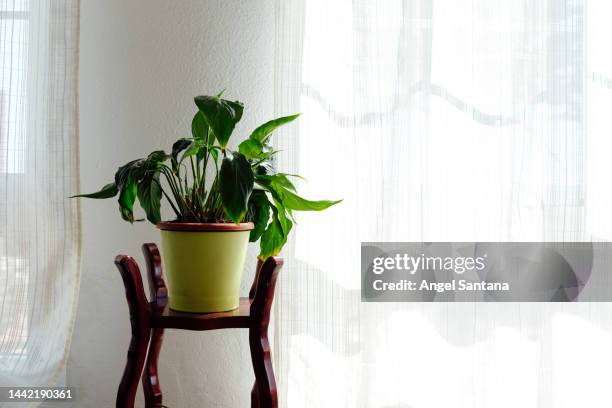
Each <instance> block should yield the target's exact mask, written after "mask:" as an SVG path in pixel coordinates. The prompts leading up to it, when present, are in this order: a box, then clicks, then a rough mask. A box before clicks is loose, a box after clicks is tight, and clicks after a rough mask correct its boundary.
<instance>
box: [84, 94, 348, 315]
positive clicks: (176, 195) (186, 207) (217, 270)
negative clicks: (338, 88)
mask: <svg viewBox="0 0 612 408" xmlns="http://www.w3.org/2000/svg"><path fill="white" fill-rule="evenodd" d="M195 104H196V106H197V108H198V111H197V113H196V114H195V116H194V117H193V121H192V123H191V137H187V138H181V139H178V140H177V141H176V142H174V144H173V145H172V150H171V152H170V153H169V154H168V153H166V152H165V151H163V150H156V151H154V152H152V153H150V154H149V155H148V156H147V157H146V158H142V159H137V160H132V161H130V162H128V163H126V164H125V165H123V166H121V167H119V169H118V170H117V172H116V173H115V178H114V181H113V182H111V183H109V184H106V185H105V186H104V187H102V188H101V189H100V190H99V191H97V192H95V193H91V194H79V195H76V196H74V197H87V198H97V199H105V198H111V197H115V196H118V202H119V210H120V214H121V217H122V218H123V219H124V220H126V221H128V222H134V221H142V220H141V219H135V217H134V203H135V202H136V200H138V202H139V203H140V206H141V207H142V209H143V210H144V212H145V214H146V218H147V220H148V221H149V222H151V223H152V224H155V225H157V226H158V228H160V229H161V230H162V243H163V249H164V258H165V264H166V270H167V273H168V279H169V285H170V306H171V307H173V308H176V309H178V310H187V311H216V310H223V309H225V310H228V308H229V309H231V308H234V307H235V306H237V302H238V296H237V292H238V289H239V286H240V276H241V271H242V268H243V265H244V257H245V253H246V244H247V241H250V242H255V241H257V240H259V242H260V253H259V259H260V260H265V259H266V258H268V257H270V256H274V255H276V254H278V253H279V252H280V250H281V248H282V247H283V246H284V245H285V243H286V242H287V237H288V236H289V232H290V231H291V228H292V227H293V225H294V223H295V219H294V217H293V211H321V210H324V209H326V208H328V207H330V206H332V205H334V204H337V203H338V202H339V201H328V200H323V201H311V200H307V199H305V198H303V197H301V196H299V195H298V194H297V191H296V187H295V185H294V184H293V182H292V179H293V178H295V177H299V176H297V175H292V174H286V173H281V172H277V171H276V170H275V168H274V166H273V163H272V158H273V157H274V155H275V154H277V153H278V152H277V151H275V150H274V149H273V147H272V146H271V144H270V136H271V134H272V132H273V131H274V130H275V129H277V128H278V127H279V126H282V125H285V124H288V123H290V122H292V121H294V120H295V119H296V118H297V117H298V116H299V114H296V115H290V116H284V117H280V118H277V119H274V120H271V121H269V122H266V123H264V124H263V125H261V126H259V127H257V128H256V129H255V130H253V132H251V134H250V135H249V137H248V138H246V139H245V140H243V141H242V142H241V143H240V144H239V145H238V149H237V150H235V151H234V150H230V149H229V148H228V143H229V140H230V137H231V135H232V133H233V131H234V128H235V127H236V124H237V123H238V122H239V121H240V119H241V118H242V113H243V109H244V106H243V104H242V103H240V102H237V101H234V102H233V101H229V100H226V99H222V98H221V94H219V95H217V96H197V97H196V98H195ZM210 172H213V174H212V175H211V174H210ZM211 176H212V177H211ZM209 181H210V182H209ZM162 199H165V201H166V202H167V203H168V204H169V206H170V207H171V208H172V211H173V212H174V214H175V216H176V218H175V219H174V220H172V221H170V222H161V203H162ZM236 274H237V275H238V276H237V278H236V276H235V275H236ZM230 275H231V276H232V279H231V282H226V281H224V279H226V278H228V276H230ZM201 287H205V288H204V292H206V291H207V292H206V293H202V292H199V293H192V292H194V291H195V290H197V289H202V288H201ZM228 287H231V290H230V291H229V292H231V293H230V294H228V293H229V292H228V293H221V292H224V291H226V289H227V288H228ZM173 289H174V290H173ZM173 291H174V292H175V293H174V294H173V293H172V292H173ZM226 292H227V291H226ZM186 297H187V298H186ZM173 298H174V303H173ZM194 299H195V301H194Z"/></svg>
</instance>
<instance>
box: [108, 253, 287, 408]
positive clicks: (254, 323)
mask: <svg viewBox="0 0 612 408" xmlns="http://www.w3.org/2000/svg"><path fill="white" fill-rule="evenodd" d="M142 251H143V253H144V256H145V259H146V262H147V269H148V274H147V275H148V277H149V288H150V293H151V296H150V297H151V301H150V302H148V301H147V298H146V296H145V293H144V287H143V284H142V277H141V275H140V269H139V268H138V264H137V263H136V261H135V260H134V259H133V258H132V257H130V256H127V255H118V256H117V257H116V258H115V265H116V266H117V268H118V269H119V272H121V277H122V278H123V283H124V284H125V294H126V297H127V301H128V306H129V309H130V320H131V323H132V340H131V342H130V347H129V349H128V353H127V363H126V365H125V370H124V371H123V376H122V378H121V383H120V384H119V390H118V391H117V408H133V407H134V400H135V398H136V391H137V389H138V379H139V377H140V376H141V373H142V388H143V390H144V395H145V407H146V408H158V407H161V406H162V392H161V387H160V384H159V376H158V373H157V359H158V357H159V352H160V349H161V345H162V339H163V337H164V329H183V330H216V329H226V328H245V329H249V345H250V348H251V361H252V363H253V370H254V371H255V385H254V386H253V389H252V391H251V407H252V408H253V407H254V408H276V407H277V406H278V401H277V396H276V383H275V381H274V372H273V371H272V359H271V354H270V345H269V343H268V323H269V322H270V309H271V308H272V301H273V300H274V287H275V285H276V277H277V276H278V273H279V271H280V269H281V268H282V266H283V260H282V258H277V257H270V258H268V259H267V260H266V261H265V262H262V261H258V263H257V270H256V274H255V279H254V281H253V285H252V287H251V291H250V293H249V297H248V298H241V299H240V307H239V308H238V309H235V310H232V311H229V312H220V313H204V314H197V313H184V312H177V311H174V310H171V309H170V308H169V307H168V290H167V288H166V283H165V281H164V274H163V271H162V262H161V256H160V254H159V250H158V249H157V246H156V245H155V244H144V245H143V246H142ZM143 369H144V372H143Z"/></svg>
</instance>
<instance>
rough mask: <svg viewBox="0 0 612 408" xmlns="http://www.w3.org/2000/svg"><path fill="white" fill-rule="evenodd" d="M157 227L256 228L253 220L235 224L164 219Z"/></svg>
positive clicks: (163, 228)
mask: <svg viewBox="0 0 612 408" xmlns="http://www.w3.org/2000/svg"><path fill="white" fill-rule="evenodd" d="M156 227H157V228H159V229H160V230H164V231H192V232H198V231H210V232H214V231H218V232H222V231H228V232H233V231H250V230H252V229H253V228H255V224H253V223H252V222H241V223H240V224H234V223H233V222H175V221H162V222H160V223H158V224H157V225H156Z"/></svg>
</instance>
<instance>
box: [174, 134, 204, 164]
mask: <svg viewBox="0 0 612 408" xmlns="http://www.w3.org/2000/svg"><path fill="white" fill-rule="evenodd" d="M205 147H206V145H205V144H204V142H203V141H202V140H199V139H193V140H192V141H191V144H190V145H189V146H188V147H187V150H185V153H183V157H181V161H180V162H179V164H180V163H181V162H182V161H183V160H185V159H186V158H188V157H189V156H194V155H197V154H200V151H201V150H202V149H204V148H205Z"/></svg>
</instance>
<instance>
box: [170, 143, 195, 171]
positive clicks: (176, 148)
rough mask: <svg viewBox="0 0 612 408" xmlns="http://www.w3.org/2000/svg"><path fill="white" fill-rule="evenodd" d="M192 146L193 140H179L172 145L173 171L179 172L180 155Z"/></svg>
mask: <svg viewBox="0 0 612 408" xmlns="http://www.w3.org/2000/svg"><path fill="white" fill-rule="evenodd" d="M190 145H191V139H185V138H183V139H179V140H177V141H176V142H174V144H173V145H172V171H174V172H175V173H176V172H177V171H178V166H179V161H178V155H179V154H180V153H181V152H182V151H183V150H185V149H187V148H188V147H189V146H190Z"/></svg>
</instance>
